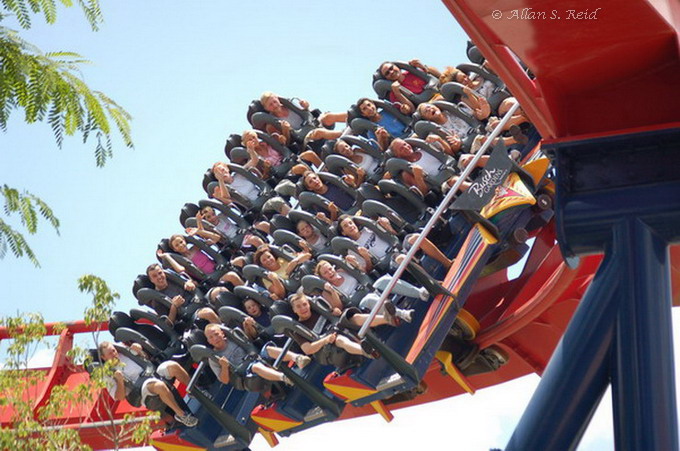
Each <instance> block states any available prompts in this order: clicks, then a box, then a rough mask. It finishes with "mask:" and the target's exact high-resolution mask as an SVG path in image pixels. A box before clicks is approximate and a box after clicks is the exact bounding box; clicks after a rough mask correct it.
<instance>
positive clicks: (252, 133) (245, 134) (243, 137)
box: [241, 129, 259, 143]
mask: <svg viewBox="0 0 680 451" xmlns="http://www.w3.org/2000/svg"><path fill="white" fill-rule="evenodd" d="M249 136H252V137H253V138H255V139H259V138H258V137H257V132H256V131H255V130H252V129H251V130H246V131H244V132H243V133H242V134H241V142H242V143H244V142H245V141H246V140H247V139H248V137H249Z"/></svg>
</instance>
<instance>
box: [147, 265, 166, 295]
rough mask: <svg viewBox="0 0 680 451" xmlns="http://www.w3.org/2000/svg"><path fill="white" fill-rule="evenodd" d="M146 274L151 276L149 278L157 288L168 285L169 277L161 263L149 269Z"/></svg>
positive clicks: (160, 288)
mask: <svg viewBox="0 0 680 451" xmlns="http://www.w3.org/2000/svg"><path fill="white" fill-rule="evenodd" d="M146 274H147V275H148V276H149V280H150V281H151V283H152V284H153V285H154V287H156V289H157V290H164V289H165V288H167V287H168V279H167V277H166V276H165V271H163V269H161V267H160V266H159V265H156V266H154V267H152V268H151V269H149V270H148V271H147V273H146Z"/></svg>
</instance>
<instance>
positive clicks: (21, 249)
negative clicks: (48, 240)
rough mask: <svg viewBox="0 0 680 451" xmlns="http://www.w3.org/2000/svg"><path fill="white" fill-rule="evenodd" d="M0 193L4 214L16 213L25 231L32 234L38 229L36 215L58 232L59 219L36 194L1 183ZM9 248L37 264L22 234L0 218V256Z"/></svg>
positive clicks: (17, 255)
mask: <svg viewBox="0 0 680 451" xmlns="http://www.w3.org/2000/svg"><path fill="white" fill-rule="evenodd" d="M0 194H2V197H3V198H4V200H5V203H4V208H3V211H4V214H5V215H6V216H12V215H15V214H18V216H19V218H20V220H21V224H22V225H23V226H24V227H25V228H26V231H27V232H28V233H29V234H31V235H33V234H35V233H36V232H37V231H38V215H40V216H42V217H43V218H44V219H45V220H47V222H49V223H50V224H51V225H52V227H53V228H54V229H55V230H56V231H57V234H58V233H59V219H57V217H56V216H55V215H54V212H53V211H52V209H51V208H50V207H49V205H47V204H46V203H45V202H44V201H43V200H42V199H40V198H39V197H38V196H35V195H33V194H31V193H29V192H28V191H24V192H21V193H20V192H19V191H17V190H16V189H14V188H10V187H9V186H7V185H3V186H2V188H0ZM8 248H9V249H10V250H11V251H12V253H13V254H14V255H15V256H16V257H23V256H24V255H25V256H26V257H28V259H29V260H31V262H33V264H35V265H36V266H39V263H38V259H37V258H36V256H35V254H34V253H33V250H32V249H31V248H30V246H29V245H28V243H27V242H26V240H25V239H24V237H23V235H22V234H21V233H19V232H17V231H16V230H14V229H13V228H12V227H10V225H9V224H7V223H6V222H5V221H3V220H2V219H1V218H0V258H3V257H4V256H5V255H6V254H7V249H8Z"/></svg>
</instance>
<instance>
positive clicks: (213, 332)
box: [205, 324, 227, 351]
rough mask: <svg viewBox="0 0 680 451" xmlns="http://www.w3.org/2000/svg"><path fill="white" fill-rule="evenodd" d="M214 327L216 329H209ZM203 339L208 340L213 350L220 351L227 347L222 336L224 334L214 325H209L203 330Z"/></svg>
mask: <svg viewBox="0 0 680 451" xmlns="http://www.w3.org/2000/svg"><path fill="white" fill-rule="evenodd" d="M211 326H216V327H211ZM205 338H206V339H207V340H208V343H209V344H210V346H212V347H213V348H214V349H216V350H218V351H221V350H223V349H224V348H226V347H227V339H226V337H225V336H224V332H222V329H220V327H219V326H217V325H216V324H209V325H208V326H206V328H205Z"/></svg>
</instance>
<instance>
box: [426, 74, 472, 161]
mask: <svg viewBox="0 0 680 451" xmlns="http://www.w3.org/2000/svg"><path fill="white" fill-rule="evenodd" d="M447 84H448V83H447ZM432 104H433V105H434V106H436V107H437V108H439V109H440V110H441V111H442V112H446V113H448V114H449V115H451V116H453V117H455V118H458V119H461V120H462V121H463V122H465V123H466V124H467V127H466V128H465V129H461V130H459V132H458V133H457V134H458V135H459V136H460V138H461V139H462V140H463V145H462V147H461V150H462V151H464V152H468V151H469V150H470V148H471V147H472V142H473V141H474V138H475V136H476V135H477V133H483V129H484V123H483V122H482V121H480V120H478V119H476V118H475V117H473V116H472V115H471V114H470V113H468V112H466V111H464V110H463V109H461V108H460V106H459V105H457V104H453V103H451V102H448V101H445V100H437V101H434V102H432ZM413 120H414V125H413V131H414V132H415V133H416V135H418V137H419V138H421V139H425V138H426V137H427V135H430V134H435V135H439V136H441V137H442V138H445V137H446V136H447V132H446V131H444V130H443V129H442V127H441V126H440V125H439V124H436V123H435V122H432V121H428V120H425V119H423V118H422V116H421V115H420V113H418V112H415V113H413Z"/></svg>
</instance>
